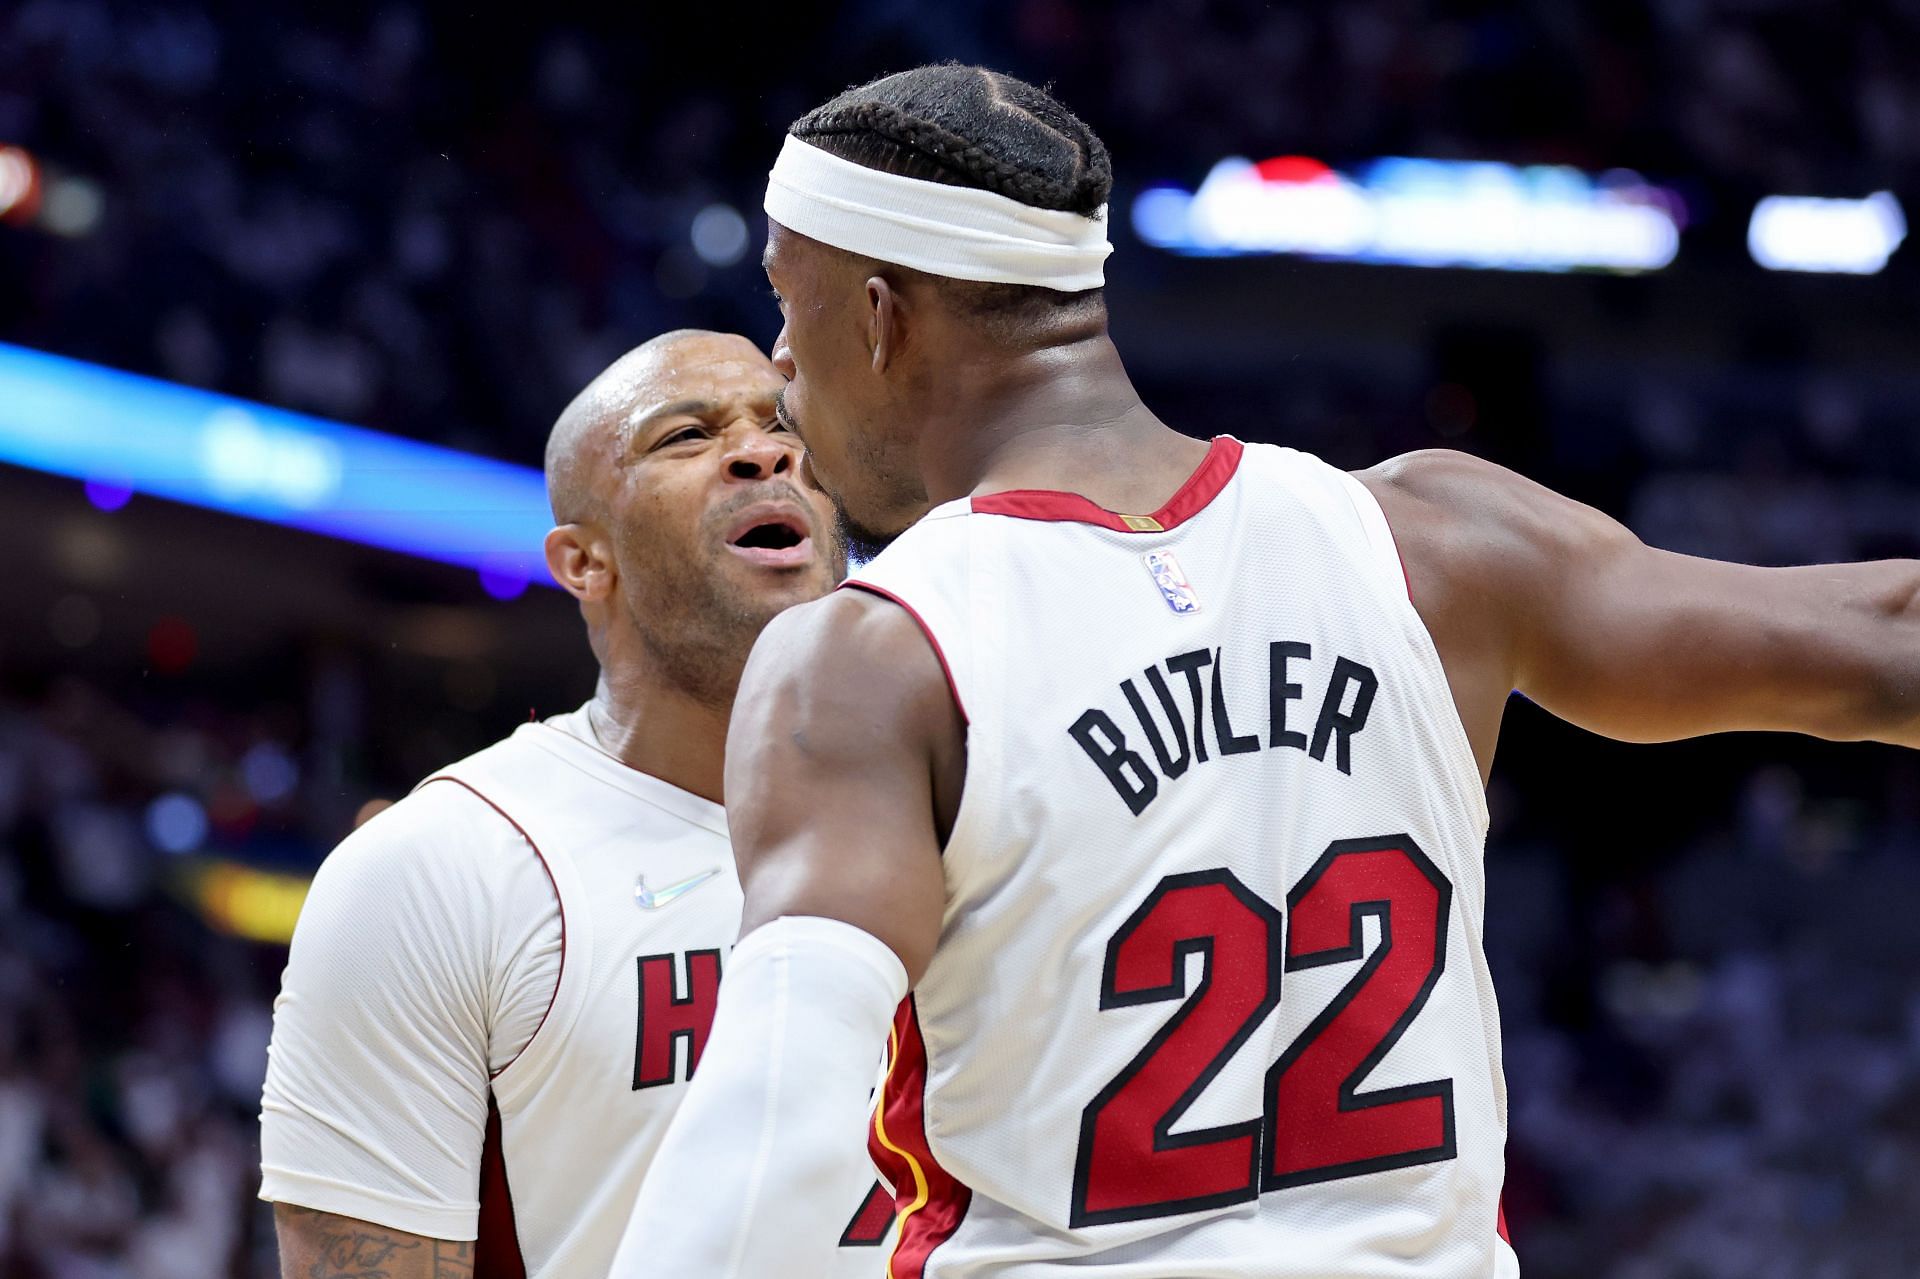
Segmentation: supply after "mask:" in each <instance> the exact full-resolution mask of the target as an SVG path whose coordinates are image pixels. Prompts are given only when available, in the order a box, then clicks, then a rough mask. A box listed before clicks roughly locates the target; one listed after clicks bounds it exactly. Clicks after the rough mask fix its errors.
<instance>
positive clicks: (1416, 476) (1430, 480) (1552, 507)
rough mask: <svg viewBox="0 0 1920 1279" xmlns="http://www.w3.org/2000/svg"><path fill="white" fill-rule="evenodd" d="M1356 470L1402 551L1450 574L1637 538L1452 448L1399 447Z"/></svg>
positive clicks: (1501, 571) (1518, 566)
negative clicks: (1399, 451) (1401, 450)
mask: <svg viewBox="0 0 1920 1279" xmlns="http://www.w3.org/2000/svg"><path fill="white" fill-rule="evenodd" d="M1354 474H1355V478H1356V479H1358V480H1359V481H1360V482H1361V483H1362V484H1364V485H1365V486H1366V487H1367V490H1368V491H1369V492H1370V493H1372V494H1373V496H1374V499H1375V500H1376V501H1378V502H1379V503H1380V506H1381V509H1382V510H1383V511H1385V513H1386V516H1387V523H1388V524H1389V525H1390V526H1391V527H1392V528H1393V532H1394V537H1395V539H1396V540H1398V541H1399V542H1400V543H1401V549H1402V553H1403V554H1405V555H1408V556H1409V557H1410V558H1421V559H1427V560H1431V561H1433V563H1432V564H1431V565H1430V567H1433V568H1435V569H1438V570H1441V571H1442V572H1443V573H1445V574H1446V575H1448V576H1455V575H1464V576H1467V577H1478V576H1481V575H1482V574H1494V575H1496V576H1501V575H1505V574H1510V573H1513V572H1515V571H1525V570H1528V569H1539V568H1543V567H1545V566H1546V564H1547V563H1549V562H1551V561H1553V560H1556V559H1560V558H1563V557H1566V556H1569V555H1572V554H1576V553H1585V552H1590V551H1592V550H1594V549H1596V548H1597V547H1599V546H1602V545H1605V544H1607V543H1616V544H1620V545H1625V544H1628V543H1632V542H1634V541H1635V540H1636V539H1634V538H1633V536H1632V534H1630V533H1628V532H1627V530H1626V529H1625V528H1624V527H1622V526H1621V525H1620V524H1618V523H1617V522H1616V521H1614V520H1613V519H1612V518H1610V517H1609V516H1607V515H1605V514H1603V513H1602V512H1600V511H1597V510H1595V509H1594V508H1592V507H1590V506H1587V505H1584V504H1583V503H1580V502H1576V501H1574V500H1573V499H1572V498H1569V497H1565V496H1563V495H1561V494H1559V493H1556V492H1554V491H1553V490H1552V489H1550V488H1547V487H1546V486H1545V485H1542V484H1538V483H1535V482H1534V481H1533V480H1530V479H1528V478H1527V477H1526V476H1524V475H1521V474H1520V473H1518V472H1517V471H1512V470H1509V469H1508V468H1506V467H1504V466H1500V465H1498V464H1496V463H1493V462H1489V461H1487V460H1485V459H1484V458H1478V457H1475V456H1473V454H1471V453H1462V452H1460V451H1459V450H1457V449H1422V450H1419V451H1417V452H1413V453H1403V454H1401V455H1400V456H1398V457H1394V458H1389V459H1388V460H1386V461H1385V462H1382V463H1380V464H1379V465H1378V466H1374V467H1370V468H1368V469H1367V470H1364V471H1357V472H1355V473H1354ZM1409 567H1410V568H1411V565H1409Z"/></svg>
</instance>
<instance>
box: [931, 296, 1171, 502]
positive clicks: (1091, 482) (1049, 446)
mask: <svg viewBox="0 0 1920 1279" xmlns="http://www.w3.org/2000/svg"><path fill="white" fill-rule="evenodd" d="M948 371H949V372H950V373H951V374H952V379H953V380H952V381H951V382H949V383H948V384H947V391H946V392H945V393H941V394H936V395H932V396H929V397H928V399H929V401H930V402H933V403H936V404H940V405H944V406H946V407H944V408H942V409H940V410H937V411H935V412H933V413H930V414H927V415H925V416H926V430H925V433H924V434H923V435H922V436H921V440H922V444H921V466H922V473H923V475H924V476H925V479H926V482H927V497H928V500H929V503H930V504H934V505H937V504H939V503H941V502H946V501H951V500H953V499H954V498H958V497H965V496H969V495H982V494H986V493H997V492H1004V491H1006V490H1009V489H1027V488H1037V489H1071V490H1072V491H1074V492H1078V493H1081V494H1084V495H1085V496H1087V497H1088V498H1090V499H1091V500H1093V501H1095V502H1098V503H1100V504H1101V505H1103V506H1109V507H1111V508H1113V509H1115V510H1122V511H1149V510H1153V509H1155V508H1157V507H1158V506H1159V505H1160V502H1161V501H1163V500H1164V499H1165V497H1166V496H1167V495H1168V493H1162V492H1159V490H1160V489H1161V488H1162V487H1163V486H1164V479H1165V477H1164V476H1163V475H1162V474H1161V473H1160V472H1161V471H1162V469H1163V468H1162V467H1161V465H1160V463H1161V462H1162V461H1167V462H1169V463H1170V464H1171V465H1173V466H1174V467H1176V468H1177V467H1179V466H1180V465H1182V464H1183V459H1185V457H1186V456H1187V455H1186V454H1184V453H1182V452H1181V446H1183V445H1191V444H1193V441H1191V440H1188V439H1186V438H1185V437H1183V436H1180V435H1178V434H1177V433H1175V432H1174V431H1173V430H1172V429H1171V428H1169V427H1168V426H1167V425H1166V424H1165V423H1163V422H1161V421H1160V419H1159V418H1157V417H1155V416H1154V415H1153V412H1152V411H1151V410H1150V409H1148V408H1147V406H1146V404H1145V403H1144V402H1143V401H1142V400H1141V399H1140V394H1139V392H1138V391H1136V390H1134V387H1133V382H1132V381H1131V379H1129V378H1128V377H1127V371H1126V369H1125V367H1124V366H1123V365H1122V364H1121V362H1120V353H1119V351H1118V350H1117V349H1115V347H1114V345H1113V341H1112V339H1111V338H1109V337H1108V336H1107V334H1106V331H1105V329H1104V327H1103V328H1102V329H1101V330H1100V331H1098V332H1097V333H1093V334H1088V335H1084V336H1081V337H1079V338H1076V339H1074V340H1071V341H1065V342H1061V343H1058V344H1055V345H1050V346H1045V347H1041V348H1038V349H1036V350H1032V351H1028V352H1024V353H1021V354H1017V355H1012V356H1009V355H1008V354H1007V353H1006V352H1005V351H1004V350H1001V349H993V350H986V351H981V352H979V353H978V354H977V355H976V356H974V357H973V358H968V359H962V360H959V361H955V362H954V363H953V364H952V365H950V366H949V368H948ZM983 423H986V424H989V425H985V426H983V425H982V424H983ZM1188 469H1191V465H1188ZM1170 491H1171V490H1169V491H1168V492H1170ZM1155 494H1158V496H1157V498H1156V497H1155V496H1154V495H1155ZM1150 499H1151V500H1150Z"/></svg>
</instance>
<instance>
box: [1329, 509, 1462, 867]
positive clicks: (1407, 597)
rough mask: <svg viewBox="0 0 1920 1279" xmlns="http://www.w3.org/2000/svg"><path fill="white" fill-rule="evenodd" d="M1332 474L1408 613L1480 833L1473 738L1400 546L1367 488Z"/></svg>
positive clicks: (1383, 579)
mask: <svg viewBox="0 0 1920 1279" xmlns="http://www.w3.org/2000/svg"><path fill="white" fill-rule="evenodd" d="M1336 474H1338V475H1339V477H1340V479H1341V481H1342V483H1343V487H1344V488H1345V490H1346V494H1347V499H1348V500H1349V501H1350V502H1352V504H1353V510H1354V514H1355V515H1356V516H1358V517H1359V520H1360V525H1361V528H1362V529H1363V530H1364V531H1365V532H1366V537H1367V549H1368V551H1369V552H1370V553H1371V554H1372V556H1373V560H1374V565H1375V568H1376V570H1377V571H1378V572H1379V574H1380V576H1381V585H1382V586H1383V587H1384V588H1386V589H1387V591H1388V592H1389V594H1397V595H1399V596H1400V598H1401V599H1403V600H1404V601H1405V602H1406V609H1407V612H1408V613H1409V614H1411V615H1412V619H1413V629H1414V630H1415V631H1417V632H1418V639H1417V640H1416V641H1415V645H1416V647H1417V649H1418V650H1419V651H1420V652H1421V654H1422V655H1423V656H1424V657H1425V659H1426V662H1427V665H1428V666H1429V667H1430V668H1431V671H1432V678H1433V681H1434V684H1435V689H1434V695H1435V696H1436V697H1437V698H1445V699H1446V702H1445V705H1446V709H1445V711H1444V712H1442V713H1441V714H1440V716H1439V718H1440V719H1442V720H1443V721H1444V722H1445V723H1447V724H1449V725H1451V726H1452V728H1451V731H1450V732H1449V733H1448V735H1449V736H1451V737H1452V738H1453V755H1454V769H1455V771H1456V772H1457V773H1458V774H1459V784H1460V786H1461V788H1462V790H1463V791H1464V792H1465V795H1466V799H1467V806H1468V808H1469V810H1470V811H1471V813H1472V814H1473V818H1474V820H1475V821H1476V822H1478V823H1479V826H1480V830H1481V833H1482V834H1483V835H1484V834H1485V832H1486V830H1487V828H1488V826H1489V825H1490V817H1489V814H1488V810H1487V786H1486V783H1485V782H1484V781H1482V780H1481V778H1480V763H1479V760H1478V759H1477V758H1476V757H1475V755H1474V753H1473V740H1472V739H1471V738H1470V737H1468V736H1467V726H1466V722H1465V721H1464V720H1462V719H1461V718H1460V708H1459V706H1458V705H1457V704H1456V703H1455V702H1454V700H1453V684H1452V682H1451V681H1450V680H1448V679H1447V667H1446V663H1445V662H1442V661H1441V660H1440V649H1439V646H1438V645H1436V644H1435V643H1434V642H1433V632H1432V631H1430V630H1428V629H1427V619H1426V618H1424V617H1422V616H1420V610H1419V609H1418V608H1416V607H1415V606H1414V603H1413V580H1412V578H1411V577H1409V576H1408V574H1407V562H1406V559H1405V557H1403V556H1402V555H1401V554H1400V545H1399V543H1398V542H1396V541H1395V540H1394V536H1393V526H1392V525H1391V524H1389V523H1388V522H1387V513H1386V512H1385V511H1384V510H1382V509H1381V506H1380V502H1379V499H1378V498H1376V497H1374V495H1373V492H1372V490H1370V489H1369V488H1367V486H1366V485H1365V484H1362V483H1361V482H1360V480H1359V479H1358V478H1357V477H1356V476H1354V475H1353V474H1351V473H1350V472H1347V471H1336ZM1443 731H1445V730H1443Z"/></svg>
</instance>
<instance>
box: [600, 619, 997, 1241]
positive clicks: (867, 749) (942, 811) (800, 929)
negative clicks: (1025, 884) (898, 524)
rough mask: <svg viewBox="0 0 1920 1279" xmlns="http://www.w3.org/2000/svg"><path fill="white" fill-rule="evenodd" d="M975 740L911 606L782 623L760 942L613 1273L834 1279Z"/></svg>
mask: <svg viewBox="0 0 1920 1279" xmlns="http://www.w3.org/2000/svg"><path fill="white" fill-rule="evenodd" d="M964 732H965V725H964V723H963V722H962V721H961V719H960V716H959V712H958V710H957V708H956V707H955V705H954V702H953V699H952V696H951V695H950V694H949V692H948V690H947V685H946V681H945V678H944V676H943V674H942V672H941V670H940V667H939V664H938V662H937V660H936V659H935V657H934V655H933V651H932V649H931V648H930V647H929V645H928V643H927V640H926V638H925V637H924V636H923V635H922V634H921V633H920V631H919V629H918V628H917V626H916V625H915V624H914V622H913V620H912V619H911V618H910V617H909V616H908V615H907V614H906V612H905V611H904V610H902V609H900V608H899V607H898V606H896V605H894V604H891V603H888V602H886V601H883V600H880V599H878V598H876V597H874V596H870V595H865V594H862V593H859V592H856V591H842V592H840V593H838V594H836V595H833V596H829V597H828V598H827V599H825V600H821V601H819V602H817V603H814V604H808V605H802V606H801V607H799V608H796V609H792V610H790V611H788V612H787V613H784V614H782V615H781V616H780V617H779V618H777V619H775V620H774V622H773V623H772V624H771V625H769V626H768V627H767V629H766V631H765V632H764V633H763V634H762V635H761V637H760V641H759V643H758V644H756V645H755V646H754V650H753V657H752V659H751V660H750V661H749V662H748V663H747V670H746V674H745V676H744V677H743V679H742V681H741V685H740V693H739V696H738V697H737V698H736V699H735V702H734V713H733V723H732V726H731V728H730V729H729V733H728V742H727V778H726V788H727V817H728V826H729V828H730V830H731V831H732V836H733V846H734V855H735V857H736V859H737V860H738V861H739V864H740V878H741V882H742V885H743V886H744V888H745V890H746V913H745V918H744V920H743V922H742V926H741V941H740V944H739V946H737V947H736V948H735V950H734V952H733V957H732V959H731V960H730V961H729V966H728V969H727V975H726V979H725V980H724V981H722V982H721V984H720V1002H719V1006H718V1008H717V1009H716V1010H715V1013H714V1021H713V1029H712V1031H711V1033H710V1035H709V1038H708V1040H707V1047H706V1051H705V1052H704V1053H703V1054H702V1056H701V1059H700V1069H699V1071H698V1073H696V1074H695V1075H694V1078H693V1083H692V1086H691V1087H690V1088H689V1089H688V1091H687V1098H686V1101H685V1102H684V1103H683V1104H682V1106H681V1109H680V1112H679V1114H678V1115H676V1116H675V1118H674V1121H673V1126H672V1128H671V1129H670V1130H669V1132H668V1134H667V1138H666V1141H665V1143H664V1144H663V1145H662V1147H661V1150H660V1153H659V1155H658V1156H657V1157H656V1159H655V1161H654V1164H653V1167H652V1168H651V1169H650V1170H649V1171H648V1174H647V1180H646V1184H645V1185H644V1186H643V1187H642V1189H641V1193H640V1200H639V1203H638V1204H637V1205H636V1206H635V1209H634V1215H633V1219H632V1221H631V1222H630V1223H629V1225H628V1228H627V1233H626V1236H625V1238H624V1239H623V1240H622V1242H621V1245H620V1252H619V1255H618V1257H617V1259H616V1261H615V1264H614V1272H613V1273H614V1279H639V1277H640V1276H647V1277H648V1279H652V1277H654V1276H659V1277H660V1279H667V1277H669V1276H673V1277H676V1279H677V1277H678V1276H683V1275H694V1274H698V1275H702V1276H711V1277H712V1279H747V1277H755V1279H758V1277H766V1279H772V1277H773V1276H780V1279H820V1277H823V1276H827V1275H829V1274H831V1273H832V1268H833V1266H834V1264H835V1263H834V1257H835V1252H836V1244H837V1243H838V1239H839V1235H840V1231H841V1228H842V1227H843V1226H844V1225H845V1217H846V1206H845V1204H844V1203H843V1202H842V1198H843V1196H844V1188H845V1187H846V1186H847V1185H849V1184H851V1179H850V1177H849V1176H847V1175H845V1174H846V1173H847V1172H848V1170H850V1169H851V1168H852V1167H853V1166H854V1165H855V1164H856V1163H857V1164H858V1165H859V1166H860V1167H861V1168H862V1169H865V1168H866V1161H865V1156H864V1153H863V1149H864V1146H865V1137H866V1109H867V1095H868V1089H869V1087H870V1086H871V1084H872V1082H873V1074H874V1067H875V1066H876V1065H877V1063H878V1062H879V1059H880V1053H881V1051H882V1050H883V1049H884V1048H885V1046H886V1037H887V1026H888V1023H889V1022H890V1021H891V1019H892V1017H893V1014H894V1010H895V1008H896V1007H897V1005H898V1004H899V1002H900V999H901V997H902V996H903V995H905V993H906V991H907V989H908V985H909V978H912V979H914V980H917V979H918V978H919V976H920V974H921V973H922V972H924V971H925V969H926V965H927V962H928V960H929V959H930V958H931V957H932V954H933V948H934V944H935V943H936V942H937V941H938V940H939V936H940V922H941V916H942V912H943V910H944V907H945V904H946V888H945V878H944V875H943V873H942V870H941V864H940V848H941V843H942V840H943V837H944V834H945V831H946V830H947V828H948V825H949V824H950V822H951V819H952V814H953V812H954V810H955V808H956V807H957V805H958V801H959V785H960V778H961V776H962V772H963V755H962V752H963V751H964ZM867 1175H868V1176H871V1172H870V1171H868V1172H867ZM823 1190H825V1191H827V1192H828V1194H827V1197H824V1198H823V1193H822V1192H823ZM836 1192H837V1193H836ZM716 1204H725V1205H727V1207H726V1208H725V1209H724V1210H723V1211H716V1210H715V1205H716Z"/></svg>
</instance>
